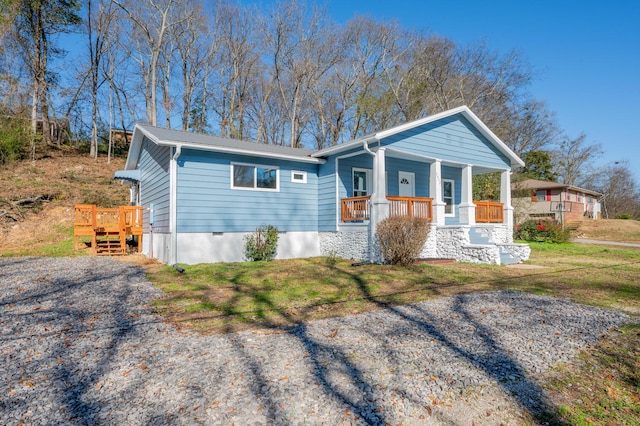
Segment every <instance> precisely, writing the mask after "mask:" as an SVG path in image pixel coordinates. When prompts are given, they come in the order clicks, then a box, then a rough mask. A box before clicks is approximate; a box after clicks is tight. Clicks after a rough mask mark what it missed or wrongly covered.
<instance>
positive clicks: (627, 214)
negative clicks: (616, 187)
mask: <svg viewBox="0 0 640 426" xmlns="http://www.w3.org/2000/svg"><path fill="white" fill-rule="evenodd" d="M631 218H632V216H631V215H630V214H629V213H622V214H619V215H618V216H616V219H625V220H628V219H631Z"/></svg>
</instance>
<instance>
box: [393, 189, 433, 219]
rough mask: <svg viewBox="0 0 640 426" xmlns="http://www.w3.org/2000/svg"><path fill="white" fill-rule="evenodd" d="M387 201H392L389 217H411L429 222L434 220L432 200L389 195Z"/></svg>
mask: <svg viewBox="0 0 640 426" xmlns="http://www.w3.org/2000/svg"><path fill="white" fill-rule="evenodd" d="M387 200H389V201H390V203H389V216H409V217H417V218H418V219H424V220H429V221H431V220H432V219H433V215H432V211H433V209H432V208H431V206H432V202H433V199H432V198H426V197H398V196H394V195H389V196H387Z"/></svg>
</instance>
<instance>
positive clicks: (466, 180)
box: [458, 164, 476, 225]
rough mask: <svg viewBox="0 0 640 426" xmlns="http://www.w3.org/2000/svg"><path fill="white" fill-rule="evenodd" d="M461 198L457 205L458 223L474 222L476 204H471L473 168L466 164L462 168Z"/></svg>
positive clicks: (471, 223)
mask: <svg viewBox="0 0 640 426" xmlns="http://www.w3.org/2000/svg"><path fill="white" fill-rule="evenodd" d="M461 192H462V194H461V200H460V205H459V206H458V212H459V213H460V223H463V224H469V225H475V224H476V205H475V204H473V168H472V167H471V164H468V165H467V166H466V167H464V168H463V169H462V188H461Z"/></svg>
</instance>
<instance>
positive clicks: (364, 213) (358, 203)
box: [340, 195, 370, 222]
mask: <svg viewBox="0 0 640 426" xmlns="http://www.w3.org/2000/svg"><path fill="white" fill-rule="evenodd" d="M369 198H370V197H369V196H368V195H364V196H361V197H350V198H343V199H342V200H340V201H342V215H341V216H342V221H343V222H353V221H358V220H369Z"/></svg>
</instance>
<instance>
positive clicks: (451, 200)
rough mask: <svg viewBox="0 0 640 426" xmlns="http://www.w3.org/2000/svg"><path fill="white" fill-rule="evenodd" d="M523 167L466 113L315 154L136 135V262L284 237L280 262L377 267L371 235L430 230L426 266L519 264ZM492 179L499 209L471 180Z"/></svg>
mask: <svg viewBox="0 0 640 426" xmlns="http://www.w3.org/2000/svg"><path fill="white" fill-rule="evenodd" d="M523 164H524V163H523V162H522V160H521V159H520V158H518V157H517V156H516V155H515V154H514V153H513V152H512V151H511V150H510V149H509V148H508V147H507V146H506V145H505V144H504V143H503V142H502V141H501V140H500V139H499V138H498V137H497V136H496V135H495V134H493V132H491V130H489V129H488V128H487V127H486V126H485V125H484V124H483V123H482V122H481V121H480V119H478V117H476V115H475V114H473V112H471V110H469V108H467V107H466V106H462V107H459V108H455V109H452V110H449V111H446V112H443V113H440V114H436V115H432V116H429V117H426V118H423V119H421V120H416V121H412V122H410V123H406V124H403V125H401V126H397V127H394V128H391V129H387V130H383V131H381V132H378V133H375V134H371V135H368V136H365V137H362V138H359V139H356V140H353V141H350V142H348V143H344V144H341V145H337V146H334V147H331V148H327V149H324V150H320V151H310V150H305V149H299V148H289V147H284V146H274V145H264V144H257V143H253V142H247V141H241V140H233V139H225V138H220V137H216V136H210V135H202V134H194V133H189V132H184V131H177V130H168V129H162V128H157V127H151V126H145V125H136V127H135V130H134V132H133V138H132V143H131V147H130V149H129V155H128V158H127V162H126V166H125V170H121V171H118V172H116V174H115V176H114V178H116V179H122V180H126V181H127V182H129V183H130V184H131V203H132V204H134V205H141V206H143V207H144V212H145V213H144V235H143V244H142V247H143V248H142V251H143V253H145V254H146V255H147V256H150V257H154V258H157V259H158V260H160V261H161V262H164V263H170V264H176V263H186V264H195V263H205V262H233V261H242V260H244V253H243V249H244V237H245V235H247V234H250V233H252V232H253V231H255V229H256V228H257V227H258V226H260V225H267V224H268V225H275V226H276V227H277V228H278V229H279V230H280V233H281V234H280V238H279V242H278V254H277V258H281V259H284V258H297V257H312V256H322V255H337V256H340V257H344V258H351V259H357V260H370V261H377V260H379V254H378V250H377V243H376V241H377V238H376V225H377V224H378V223H379V222H380V221H381V220H383V219H384V218H386V217H388V216H397V215H409V216H416V217H420V218H422V219H424V220H429V221H430V223H431V229H430V232H429V236H428V238H427V242H426V244H425V246H424V248H423V251H422V254H421V256H422V257H425V258H453V259H457V260H460V261H469V262H480V263H494V264H504V263H512V262H519V261H523V260H526V259H527V258H528V256H529V253H530V250H529V247H528V246H527V245H523V244H514V243H513V239H512V230H513V208H512V207H511V199H510V186H511V182H510V174H511V168H512V167H513V166H521V165H523ZM492 172H499V173H500V175H501V191H500V194H501V196H500V201H499V202H494V201H475V200H474V199H473V194H472V183H473V178H474V176H476V175H478V174H484V173H492Z"/></svg>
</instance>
